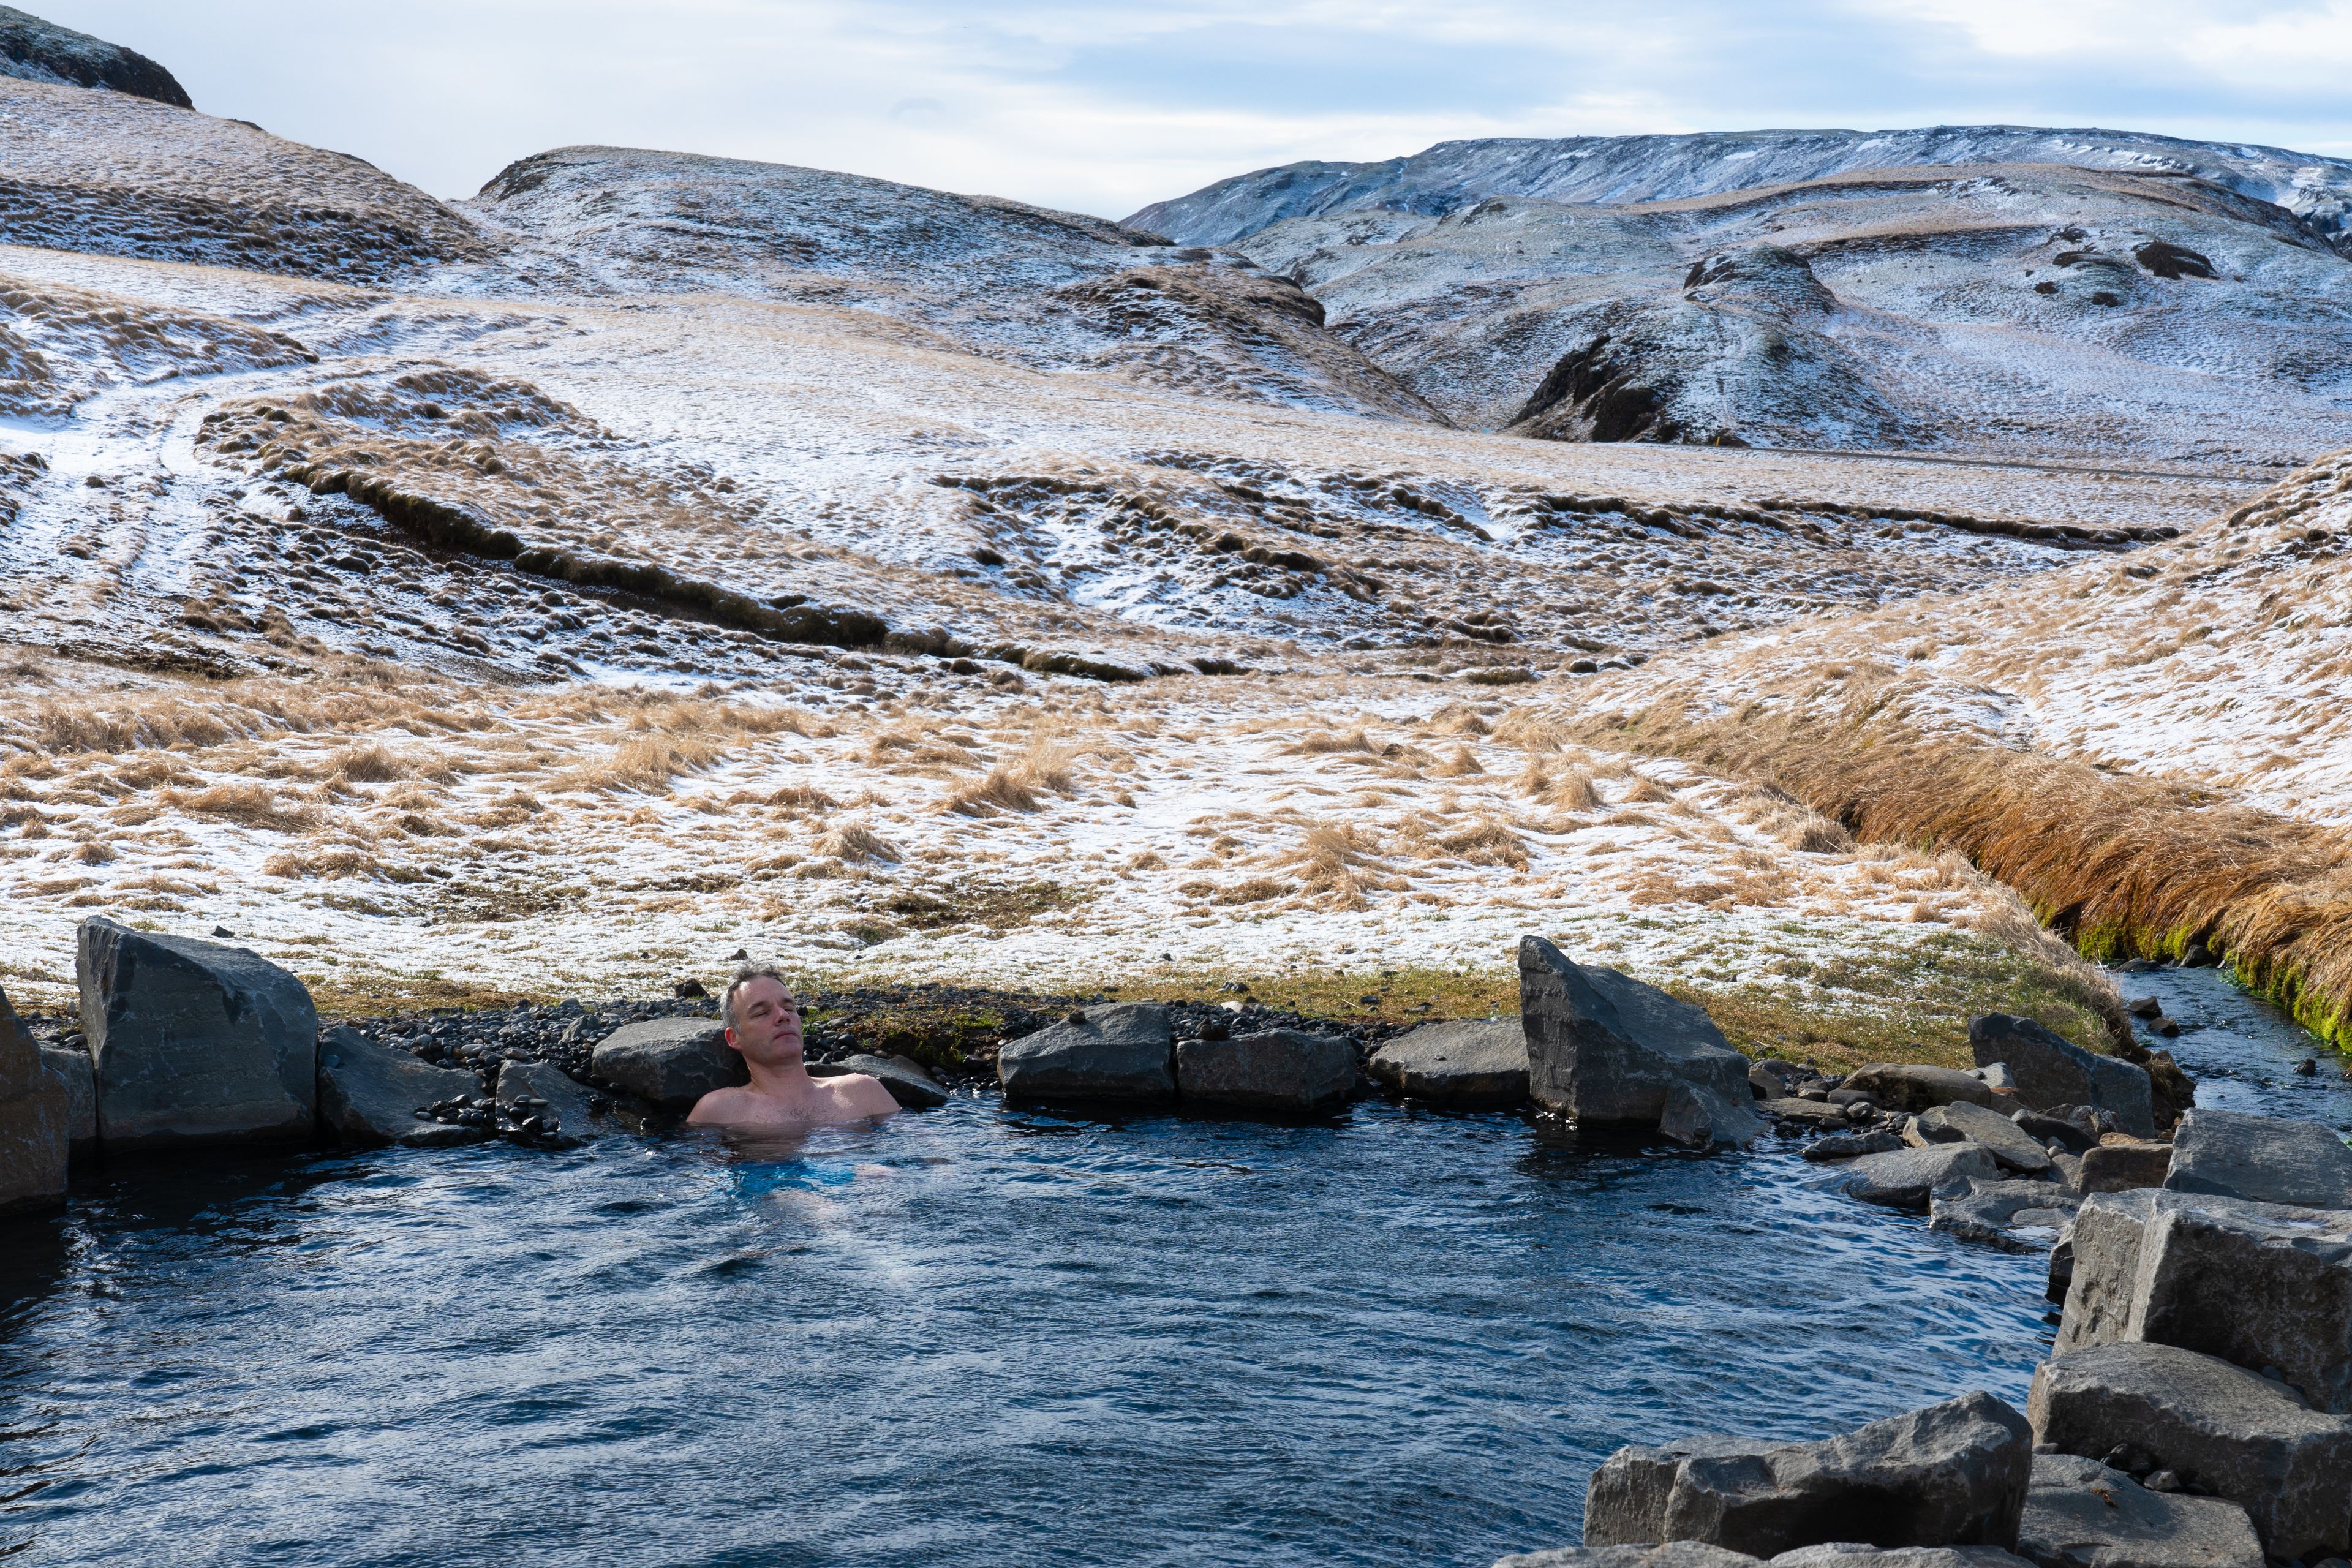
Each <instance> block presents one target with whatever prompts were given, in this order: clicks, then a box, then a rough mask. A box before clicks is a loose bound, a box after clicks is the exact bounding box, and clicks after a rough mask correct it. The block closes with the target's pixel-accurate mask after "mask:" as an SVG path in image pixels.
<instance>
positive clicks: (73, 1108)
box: [41, 1046, 98, 1160]
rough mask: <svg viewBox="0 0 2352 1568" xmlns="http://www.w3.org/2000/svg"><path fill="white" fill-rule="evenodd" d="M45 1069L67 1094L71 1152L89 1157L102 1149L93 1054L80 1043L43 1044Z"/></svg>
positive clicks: (77, 1158)
mask: <svg viewBox="0 0 2352 1568" xmlns="http://www.w3.org/2000/svg"><path fill="white" fill-rule="evenodd" d="M41 1068H42V1070H43V1071H45V1072H47V1074H48V1075H49V1076H50V1077H51V1078H53V1079H57V1080H58V1089H59V1091H60V1092H62V1093H63V1094H64V1095H65V1097H66V1143H67V1152H68V1154H69V1155H70V1156H71V1157H72V1158H73V1159H76V1160H86V1159H88V1158H89V1156H90V1155H92V1154H95V1153H96V1152H98V1069H97V1068H94V1067H92V1066H91V1065H90V1060H89V1052H88V1051H86V1050H83V1049H82V1048H81V1047H79V1046H43V1047H41Z"/></svg>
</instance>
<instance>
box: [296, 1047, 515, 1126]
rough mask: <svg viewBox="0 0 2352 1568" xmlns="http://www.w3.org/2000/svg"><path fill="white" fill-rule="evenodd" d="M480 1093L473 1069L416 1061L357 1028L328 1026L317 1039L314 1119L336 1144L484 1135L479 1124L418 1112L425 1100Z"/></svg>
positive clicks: (480, 1085)
mask: <svg viewBox="0 0 2352 1568" xmlns="http://www.w3.org/2000/svg"><path fill="white" fill-rule="evenodd" d="M481 1092H482V1083H481V1080H480V1079H478V1078H476V1077H475V1076H474V1075H473V1074H472V1073H469V1072H460V1071H457V1070H455V1069H453V1068H436V1067H435V1066H433V1065H432V1064H430V1063H429V1062H421V1061H419V1060H417V1059H416V1058H415V1057H414V1056H412V1055H410V1054H409V1053H408V1052H406V1051H404V1050H400V1049H398V1048H397V1047H392V1046H380V1045H378V1044H376V1043H375V1042H374V1041H373V1040H371V1039H369V1038H368V1037H366V1036H364V1035H362V1034H361V1033H360V1032H359V1031H358V1030H356V1029H352V1028H348V1027H337V1028H333V1029H330V1030H328V1031H327V1033H326V1035H325V1036H324V1037H322V1038H321V1039H320V1041H319V1121H320V1125H321V1126H322V1127H323V1128H324V1129H325V1130H326V1131H329V1132H330V1133H331V1134H333V1136H334V1138H335V1140H336V1142H341V1143H346V1144H351V1145H353V1146H356V1147H359V1148H372V1147H378V1146H381V1145H383V1144H386V1143H404V1144H412V1145H425V1146H438V1145H442V1144H448V1143H471V1142H476V1141H478V1140H479V1139H483V1138H487V1137H488V1136H489V1133H488V1131H485V1130H483V1129H479V1128H474V1127H465V1126H458V1125H455V1124H452V1123H449V1122H443V1121H427V1120H425V1119H424V1118H422V1117H420V1116H418V1115H417V1112H418V1111H420V1110H424V1109H425V1107H426V1106H428V1105H433V1104H436V1103H438V1102H440V1101H444V1100H454V1099H457V1098H459V1097H460V1096H471V1095H478V1094H479V1093H481Z"/></svg>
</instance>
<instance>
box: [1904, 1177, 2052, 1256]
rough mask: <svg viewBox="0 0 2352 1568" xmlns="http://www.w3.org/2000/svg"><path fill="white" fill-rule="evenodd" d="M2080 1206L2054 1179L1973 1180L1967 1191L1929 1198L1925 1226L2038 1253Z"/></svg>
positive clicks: (1975, 1239) (2013, 1250) (1965, 1237)
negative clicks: (2025, 1180) (2047, 1180)
mask: <svg viewBox="0 0 2352 1568" xmlns="http://www.w3.org/2000/svg"><path fill="white" fill-rule="evenodd" d="M2079 1206H2081V1205H2080V1204H2079V1201H2078V1200H2077V1199H2075V1198H2074V1197H2073V1196H2071V1195H2070V1194H2067V1193H2065V1192H2063V1191H2062V1190H2061V1189H2060V1188H2059V1187H2058V1185H2057V1184H2055V1183H2054V1182H1970V1183H1969V1186H1968V1190H1967V1191H1966V1192H1962V1193H1956V1194H1952V1195H1951V1196H1949V1197H1941V1198H1935V1199H1932V1200H1930V1202H1929V1204H1928V1209H1927V1212H1928V1216H1929V1217H1928V1220H1927V1228H1928V1229H1930V1230H1941V1231H1948V1232H1949V1233H1950V1234H1951V1235H1953V1236H1957V1237H1959V1238H1960V1239H1961V1240H1962V1241H1981V1242H1987V1243H1990V1244H1991V1245H1992V1246H1995V1247H2006V1248H2008V1249H2009V1250H2011V1251H2012V1252H2039V1251H2041V1250H2042V1248H2043V1247H2050V1246H2052V1245H2053V1244H2054V1243H2055V1242H2056V1241H2057V1240H2058V1237H2059V1235H2060V1233H2061V1232H2063V1230H2064V1229H2065V1227H2066V1226H2067V1224H2068V1222H2070V1221H2071V1220H2073V1219H2074V1211H2075V1210H2076V1208H2078V1207H2079Z"/></svg>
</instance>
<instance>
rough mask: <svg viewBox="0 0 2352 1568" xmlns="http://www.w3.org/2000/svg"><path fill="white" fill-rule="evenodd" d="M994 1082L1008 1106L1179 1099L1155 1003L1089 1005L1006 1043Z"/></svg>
mask: <svg viewBox="0 0 2352 1568" xmlns="http://www.w3.org/2000/svg"><path fill="white" fill-rule="evenodd" d="M996 1079H997V1081H998V1082H999V1083H1001V1084H1003V1086H1004V1093H1005V1096H1006V1098H1008V1099H1011V1100H1065V1101H1076V1102H1085V1101H1096V1102H1100V1103H1111V1104H1117V1103H1126V1104H1145V1105H1164V1104H1166V1103H1167V1102H1169V1101H1170V1100H1174V1099H1175V1098H1176V1037H1175V1036H1174V1035H1173V1034H1172V1033H1171V1032H1170V1030H1169V1027H1168V1010H1167V1009H1166V1008H1165V1007H1162V1006H1160V1005H1159V1004H1158V1003H1156V1002H1122V1003H1120V1004H1118V1005H1117V1006H1111V1007H1088V1008H1087V1009H1086V1010H1085V1011H1084V1012H1083V1013H1080V1014H1077V1015H1076V1016H1074V1019H1066V1020H1064V1021H1063V1022H1061V1023H1059V1024H1052V1025H1048V1026H1046V1027H1045V1028H1043V1029H1040V1030H1038V1031H1037V1032H1036V1033H1035V1034H1034V1035H1024V1036H1023V1037H1021V1038H1020V1039H1017V1040H1013V1041H1011V1042H1009V1043H1007V1044H1006V1045H1005V1046H1004V1047H1003V1049H1002V1050H1000V1051H998V1052H997V1055H996Z"/></svg>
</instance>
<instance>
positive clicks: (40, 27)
mask: <svg viewBox="0 0 2352 1568" xmlns="http://www.w3.org/2000/svg"><path fill="white" fill-rule="evenodd" d="M0 76H10V77H16V78H17V79H20V80H24V81H47V82H56V83H58V84H59V85H61V86H66V87H103V88H111V89H113V90H114V91H116V92H127V93H129V94H131V96H132V97H134V98H152V99H153V100H155V101H156V102H158V103H170V104H176V105H177V106H178V107H180V108H182V109H187V108H191V107H193V106H192V105H191V104H190V103H189V102H188V92H187V89H185V88H184V87H182V86H181V85H180V84H179V81H178V79H175V78H174V77H173V75H172V73H171V72H170V71H167V70H165V69H164V68H163V67H162V66H159V65H157V64H156V63H155V62H154V61H153V60H151V59H149V58H147V57H146V56H145V55H142V54H139V53H137V52H136V51H134V50H131V49H126V48H124V47H122V46H121V45H120V44H110V43H108V42H107V41H106V40H105V39H103V38H93V37H90V36H89V34H88V33H77V32H75V31H74V30H73V29H72V28H71V27H60V26H58V25H57V24H56V23H54V22H45V21H43V20H41V18H40V17H38V16H32V15H30V14H29V13H27V12H24V11H19V10H17V9H16V7H15V6H13V5H0Z"/></svg>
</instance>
